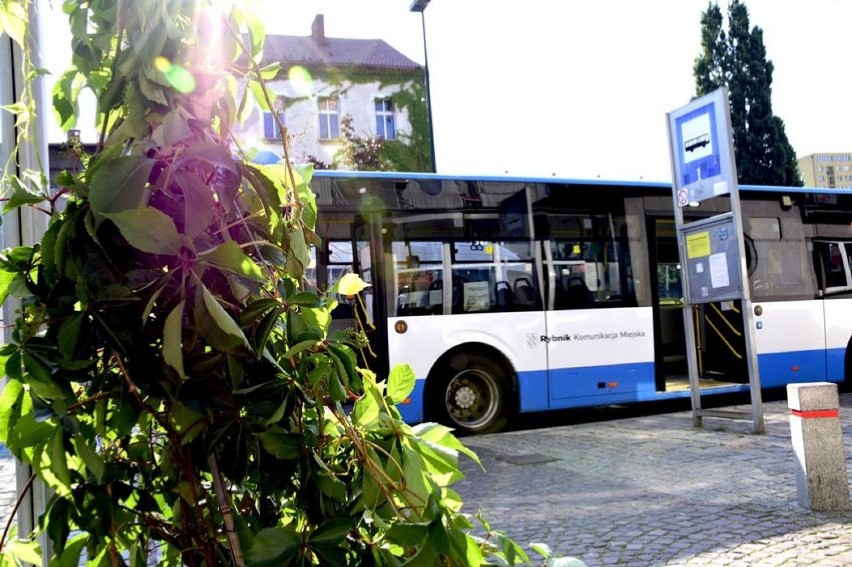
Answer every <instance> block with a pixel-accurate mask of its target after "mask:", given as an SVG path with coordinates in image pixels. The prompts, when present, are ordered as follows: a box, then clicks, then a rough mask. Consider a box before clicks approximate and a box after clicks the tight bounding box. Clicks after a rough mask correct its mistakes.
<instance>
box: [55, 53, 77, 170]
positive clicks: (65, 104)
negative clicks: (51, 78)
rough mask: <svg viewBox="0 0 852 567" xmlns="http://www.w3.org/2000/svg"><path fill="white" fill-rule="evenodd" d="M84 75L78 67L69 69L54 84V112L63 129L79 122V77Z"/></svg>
mask: <svg viewBox="0 0 852 567" xmlns="http://www.w3.org/2000/svg"><path fill="white" fill-rule="evenodd" d="M82 77H83V76H82V75H80V74H79V72H78V71H77V69H68V70H67V71H65V72H64V73H62V75H60V76H59V79H58V80H57V81H56V83H55V84H54V85H53V112H54V114H55V115H56V118H57V122H58V123H59V126H60V127H61V128H62V129H63V130H68V129H69V128H73V127H74V125H75V124H76V122H77V114H78V111H79V105H78V104H77V101H78V96H79V93H80V86H81V81H79V80H78V78H80V79H82ZM57 182H58V180H57Z"/></svg>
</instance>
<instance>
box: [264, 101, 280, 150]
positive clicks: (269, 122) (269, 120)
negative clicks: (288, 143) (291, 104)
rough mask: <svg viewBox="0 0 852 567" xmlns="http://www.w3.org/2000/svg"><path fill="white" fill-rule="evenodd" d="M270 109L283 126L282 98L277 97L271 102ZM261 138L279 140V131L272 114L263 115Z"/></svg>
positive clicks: (265, 113)
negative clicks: (271, 108)
mask: <svg viewBox="0 0 852 567" xmlns="http://www.w3.org/2000/svg"><path fill="white" fill-rule="evenodd" d="M272 107H273V109H274V110H275V114H277V115H278V119H279V120H280V121H281V124H284V97H283V96H279V97H277V98H276V99H275V101H273V103H272ZM263 137H264V138H266V139H267V140H280V139H281V137H282V133H281V129H280V128H279V127H278V124H277V123H276V122H275V117H274V114H273V113H272V112H264V113H263Z"/></svg>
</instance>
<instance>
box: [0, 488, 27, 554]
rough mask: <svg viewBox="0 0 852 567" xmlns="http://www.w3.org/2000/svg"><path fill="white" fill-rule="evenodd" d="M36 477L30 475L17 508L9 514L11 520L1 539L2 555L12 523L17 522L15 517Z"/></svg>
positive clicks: (19, 496) (7, 523)
mask: <svg viewBox="0 0 852 567" xmlns="http://www.w3.org/2000/svg"><path fill="white" fill-rule="evenodd" d="M35 477H36V475H35V473H32V474H31V475H30V478H29V479H28V480H27V484H26V485H25V486H24V489H23V490H22V491H21V493H20V494H19V495H18V499H17V500H16V501H15V507H14V508H12V513H11V514H9V519H8V520H6V527H5V528H3V537H0V553H2V552H3V548H4V547H6V536H7V535H9V529H10V528H11V527H12V522H13V521H15V516H16V515H17V514H18V508H20V507H21V503H22V502H23V501H24V496H26V494H27V492H29V491H30V488H32V486H33V481H34V480H35Z"/></svg>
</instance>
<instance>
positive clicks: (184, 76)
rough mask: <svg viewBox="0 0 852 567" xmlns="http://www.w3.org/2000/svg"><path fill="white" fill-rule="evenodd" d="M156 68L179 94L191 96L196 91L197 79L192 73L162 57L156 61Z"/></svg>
mask: <svg viewBox="0 0 852 567" xmlns="http://www.w3.org/2000/svg"><path fill="white" fill-rule="evenodd" d="M154 68H155V69H156V70H157V71H159V72H161V73H162V74H163V75H165V77H166V81H167V82H168V83H169V85H171V87H172V88H173V89H175V90H176V91H178V92H179V93H183V94H189V93H191V92H192V91H194V90H195V77H193V76H192V73H190V72H189V71H187V70H186V69H184V68H183V67H181V66H180V65H175V64H174V63H172V62H171V61H169V60H168V59H166V58H165V57H163V56H162V55H160V56H158V57H156V58H155V59H154Z"/></svg>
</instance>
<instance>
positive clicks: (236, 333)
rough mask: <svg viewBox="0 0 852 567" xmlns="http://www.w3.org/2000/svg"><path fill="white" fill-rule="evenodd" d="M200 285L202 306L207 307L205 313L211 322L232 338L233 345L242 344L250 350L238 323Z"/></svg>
mask: <svg viewBox="0 0 852 567" xmlns="http://www.w3.org/2000/svg"><path fill="white" fill-rule="evenodd" d="M200 287H201V297H202V299H203V302H204V307H205V308H206V309H207V313H208V314H209V315H210V318H211V319H212V321H213V323H215V324H216V326H217V327H218V328H219V330H221V331H222V332H223V333H225V335H227V336H228V337H231V338H232V339H233V341H232V342H233V343H234V345H235V346H242V347H244V348H246V349H248V350H249V352H251V345H249V342H248V340H247V339H246V336H245V334H243V331H242V329H240V327H239V325H237V322H236V321H234V320H233V319H232V318H231V316H230V315H228V312H227V311H225V309H224V308H223V307H222V306H221V305H219V302H218V301H216V298H215V297H213V294H211V293H210V291H209V290H208V289H207V288H206V287H205V286H204V285H203V284H202V285H201V286H200Z"/></svg>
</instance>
